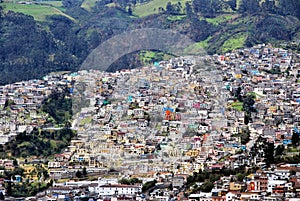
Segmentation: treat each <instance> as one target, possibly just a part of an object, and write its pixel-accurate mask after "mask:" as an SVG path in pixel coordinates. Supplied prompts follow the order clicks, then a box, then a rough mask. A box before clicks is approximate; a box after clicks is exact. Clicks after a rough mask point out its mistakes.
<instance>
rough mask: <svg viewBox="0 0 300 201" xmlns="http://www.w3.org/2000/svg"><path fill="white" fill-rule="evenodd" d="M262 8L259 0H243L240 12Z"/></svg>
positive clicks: (256, 10)
mask: <svg viewBox="0 0 300 201" xmlns="http://www.w3.org/2000/svg"><path fill="white" fill-rule="evenodd" d="M259 10H260V6H259V0H242V1H241V4H240V7H239V12H240V13H250V14H253V13H256V12H258V11H259Z"/></svg>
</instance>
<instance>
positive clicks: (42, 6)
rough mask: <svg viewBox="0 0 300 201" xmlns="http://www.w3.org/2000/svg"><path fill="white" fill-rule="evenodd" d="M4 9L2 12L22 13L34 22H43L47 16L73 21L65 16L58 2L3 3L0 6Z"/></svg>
mask: <svg viewBox="0 0 300 201" xmlns="http://www.w3.org/2000/svg"><path fill="white" fill-rule="evenodd" d="M0 5H2V6H3V7H4V10H6V11H8V10H11V11H14V12H19V13H24V14H26V15H31V16H33V17H34V19H35V20H36V21H45V20H46V17H47V16H51V15H62V16H65V17H67V18H69V19H72V20H74V21H75V19H74V18H72V17H71V16H69V15H67V14H65V13H64V12H63V11H64V9H63V8H62V3H61V2H60V1H47V2H45V3H42V2H41V3H39V4H18V3H12V2H5V3H2V4H0Z"/></svg>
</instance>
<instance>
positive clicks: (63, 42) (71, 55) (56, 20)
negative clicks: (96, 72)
mask: <svg viewBox="0 0 300 201" xmlns="http://www.w3.org/2000/svg"><path fill="white" fill-rule="evenodd" d="M0 6H1V5H0ZM1 8H2V7H1ZM0 12H1V17H0V27H1V32H0V55H1V57H0V63H1V66H0V70H1V72H2V73H1V75H0V84H3V83H11V82H15V81H20V80H28V79H33V78H39V77H42V76H43V75H45V74H47V73H49V72H53V71H58V70H71V69H74V68H75V69H76V67H78V66H79V65H80V64H81V62H82V61H83V59H84V58H85V56H86V55H87V52H88V45H87V42H86V40H84V39H83V38H81V37H80V36H79V35H78V34H77V33H76V29H75V28H76V23H75V22H73V21H72V20H70V19H68V18H67V17H64V16H51V17H49V19H48V20H47V26H48V27H49V28H50V30H47V29H46V27H43V26H41V25H40V24H39V23H37V22H36V21H35V20H34V19H33V17H32V16H28V15H24V14H21V13H15V12H12V11H9V12H3V11H1V9H0Z"/></svg>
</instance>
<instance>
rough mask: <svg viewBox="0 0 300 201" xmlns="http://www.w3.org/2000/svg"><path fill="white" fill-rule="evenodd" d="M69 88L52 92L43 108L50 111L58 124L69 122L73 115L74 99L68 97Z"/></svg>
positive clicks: (44, 110) (47, 111)
mask: <svg viewBox="0 0 300 201" xmlns="http://www.w3.org/2000/svg"><path fill="white" fill-rule="evenodd" d="M67 95H68V88H65V91H63V92H54V93H52V94H51V95H50V96H49V97H48V98H47V99H46V100H45V101H44V103H43V105H42V107H41V110H42V111H43V112H46V113H48V114H49V115H50V116H51V117H52V118H53V119H54V120H55V122H56V124H64V125H65V124H68V123H69V121H70V120H71V117H72V100H71V99H70V98H68V97H67Z"/></svg>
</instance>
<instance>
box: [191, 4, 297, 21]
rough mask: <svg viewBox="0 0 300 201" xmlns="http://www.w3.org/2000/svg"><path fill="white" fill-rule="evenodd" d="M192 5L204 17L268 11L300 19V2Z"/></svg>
mask: <svg viewBox="0 0 300 201" xmlns="http://www.w3.org/2000/svg"><path fill="white" fill-rule="evenodd" d="M192 5H193V8H194V11H195V12H196V13H201V14H202V15H204V16H213V15H214V14H217V13H224V12H226V11H227V12H228V11H229V9H231V10H232V11H238V12H239V13H249V14H253V13H257V12H260V11H264V12H265V11H267V12H270V13H274V14H283V15H293V16H295V17H298V18H299V19H300V2H299V1H298V0H279V3H278V4H276V3H275V1H274V0H265V1H260V0H241V1H240V2H239V5H238V4H237V0H230V1H224V0H193V1H192Z"/></svg>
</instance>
